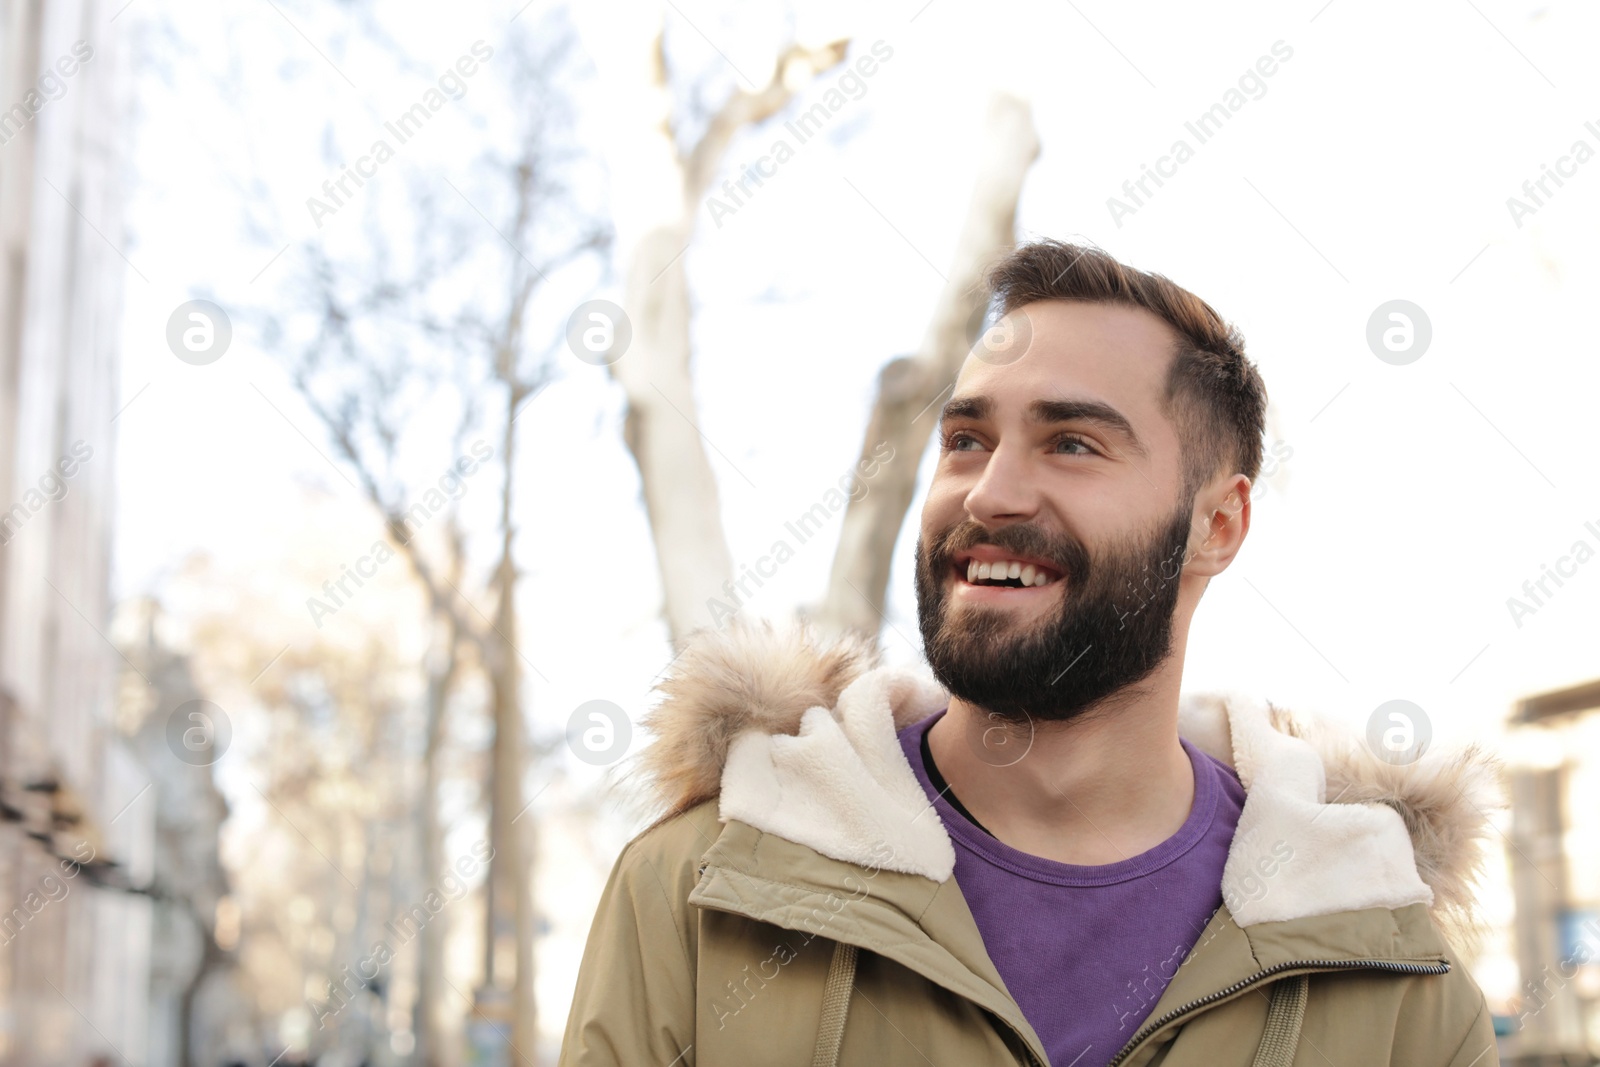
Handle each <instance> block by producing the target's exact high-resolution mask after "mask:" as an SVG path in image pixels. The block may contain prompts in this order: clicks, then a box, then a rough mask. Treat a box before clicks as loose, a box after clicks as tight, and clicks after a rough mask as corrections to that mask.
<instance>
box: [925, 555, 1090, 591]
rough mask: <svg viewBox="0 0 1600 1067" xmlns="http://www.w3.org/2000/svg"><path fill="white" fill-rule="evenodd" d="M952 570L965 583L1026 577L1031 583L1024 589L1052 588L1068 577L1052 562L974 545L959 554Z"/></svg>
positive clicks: (1027, 583)
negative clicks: (1045, 586) (1034, 587)
mask: <svg viewBox="0 0 1600 1067" xmlns="http://www.w3.org/2000/svg"><path fill="white" fill-rule="evenodd" d="M974 564H976V566H974ZM951 567H952V568H953V570H954V571H955V574H956V576H957V577H958V578H961V579H962V580H965V581H974V580H980V579H983V578H990V579H994V578H1012V579H1016V578H1024V577H1025V578H1027V579H1028V580H1026V581H1025V582H1024V587H1028V586H1042V585H1053V584H1054V583H1055V582H1057V581H1060V580H1061V579H1062V578H1063V577H1065V575H1064V574H1063V572H1062V570H1061V568H1060V567H1059V566H1058V565H1057V564H1055V563H1054V562H1052V561H1050V560H1047V559H1041V558H1040V557H1038V556H1028V555H1021V554H1017V553H1013V552H1008V551H1006V550H1005V549H1003V548H999V547H997V546H995V545H975V546H974V547H972V548H968V549H964V550H962V551H960V552H957V553H956V554H955V557H954V559H953V560H952V561H951ZM1030 572H1031V574H1030ZM1041 578H1042V579H1043V581H1042V582H1040V579H1041Z"/></svg>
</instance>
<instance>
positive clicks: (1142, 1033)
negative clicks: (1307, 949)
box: [1106, 960, 1450, 1067]
mask: <svg viewBox="0 0 1600 1067" xmlns="http://www.w3.org/2000/svg"><path fill="white" fill-rule="evenodd" d="M1303 967H1315V968H1317V969H1318V970H1324V971H1333V970H1360V969H1363V968H1365V969H1368V970H1375V971H1395V972H1399V973H1401V974H1448V973H1450V965H1449V964H1448V963H1446V962H1445V961H1443V960H1440V961H1439V962H1438V963H1393V962H1380V961H1376V960H1289V961H1288V962H1287V963H1279V964H1274V965H1273V966H1271V967H1268V968H1267V969H1266V970H1264V971H1257V972H1256V973H1255V974H1252V975H1250V976H1249V977H1248V978H1241V979H1240V980H1239V981H1237V982H1235V983H1233V984H1232V985H1231V986H1228V987H1227V988H1226V989H1219V990H1217V991H1216V992H1215V993H1208V994H1206V995H1205V996H1203V997H1201V998H1200V999H1199V1000H1191V1001H1190V1002H1189V1003H1187V1004H1184V1005H1182V1006H1181V1007H1177V1008H1173V1009H1172V1010H1171V1011H1169V1012H1167V1013H1166V1014H1165V1015H1163V1016H1161V1018H1159V1019H1154V1020H1152V1021H1150V1022H1148V1023H1146V1024H1145V1025H1143V1026H1141V1027H1140V1028H1139V1030H1138V1031H1137V1032H1136V1033H1135V1034H1134V1035H1133V1037H1131V1038H1129V1039H1128V1043H1127V1044H1126V1045H1123V1046H1122V1051H1121V1052H1119V1053H1117V1055H1116V1057H1115V1058H1114V1059H1113V1060H1112V1061H1111V1062H1110V1063H1109V1064H1107V1065H1106V1067H1117V1064H1119V1063H1121V1062H1122V1061H1123V1060H1125V1059H1127V1058H1128V1057H1129V1056H1130V1055H1131V1054H1132V1053H1133V1051H1134V1049H1135V1048H1136V1047H1137V1046H1138V1045H1139V1043H1140V1042H1142V1041H1143V1040H1144V1039H1145V1038H1147V1037H1149V1036H1150V1035H1151V1034H1153V1033H1155V1032H1156V1031H1157V1030H1159V1029H1161V1028H1162V1027H1163V1026H1166V1025H1167V1024H1168V1023H1170V1022H1172V1021H1173V1020H1174V1019H1177V1018H1180V1017H1182V1016H1184V1015H1187V1014H1189V1013H1190V1012H1192V1011H1194V1010H1195V1009H1197V1008H1203V1007H1205V1006H1206V1005H1208V1004H1214V1003H1215V1002H1217V1001H1219V1000H1222V999H1224V998H1226V997H1231V996H1233V995H1234V994H1235V993H1237V992H1239V991H1240V990H1241V989H1245V988H1247V987H1249V986H1252V985H1254V984H1255V983H1257V982H1259V981H1261V980H1262V979H1263V978H1270V977H1271V976H1272V975H1275V974H1279V973H1281V972H1283V971H1288V970H1293V969H1295V968H1303Z"/></svg>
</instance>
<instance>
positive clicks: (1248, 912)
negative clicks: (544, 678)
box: [639, 620, 1504, 947]
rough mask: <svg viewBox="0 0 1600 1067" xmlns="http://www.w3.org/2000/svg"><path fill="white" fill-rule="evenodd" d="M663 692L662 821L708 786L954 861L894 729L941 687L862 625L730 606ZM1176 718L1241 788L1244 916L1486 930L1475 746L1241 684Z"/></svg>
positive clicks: (852, 837)
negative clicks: (1443, 744) (1441, 745)
mask: <svg viewBox="0 0 1600 1067" xmlns="http://www.w3.org/2000/svg"><path fill="white" fill-rule="evenodd" d="M657 690H658V691H659V692H660V693H661V694H662V697H663V698H662V700H661V701H660V702H659V703H658V704H657V705H656V707H655V708H654V709H653V710H652V711H651V712H650V713H649V714H648V715H647V716H646V717H645V719H644V723H643V725H644V726H646V727H647V728H648V729H649V730H650V731H651V732H652V733H653V734H655V736H656V740H655V742H654V743H653V744H651V745H650V746H649V747H648V748H647V749H646V750H645V751H644V753H643V754H642V756H641V757H640V759H639V764H640V769H641V771H642V772H643V775H644V777H645V778H646V779H647V781H648V784H649V786H650V789H651V792H652V793H653V795H654V797H655V799H656V801H657V803H658V806H659V810H660V812H661V815H662V818H663V819H664V818H668V817H670V816H672V815H675V814H677V813H679V812H682V811H684V810H687V809H688V808H690V807H692V806H694V805H695V804H698V803H701V802H702V801H705V800H709V799H711V798H712V797H719V796H720V806H721V814H722V818H723V819H724V820H727V819H739V820H740V821H743V822H746V823H749V824H750V825H752V826H755V827H756V828H758V829H761V830H763V831H765V832H769V833H774V834H777V835H778V836H781V837H784V838H787V839H789V840H792V841H795V842H796V843H799V844H803V845H806V846H808V847H810V848H813V849H815V850H816V851H817V852H819V853H821V854H822V855H826V856H829V857H831V858H834V859H838V860H842V861H845V862H854V863H862V864H869V863H870V864H873V865H876V866H879V867H885V868H888V869H891V870H901V871H905V872H907V873H913V874H921V875H924V876H926V877H929V878H933V879H934V880H936V881H944V880H945V879H946V878H948V877H950V872H951V870H952V867H953V864H954V858H955V855H954V850H953V848H952V846H951V844H950V840H949V836H948V834H946V833H945V831H944V828H943V826H942V824H941V823H940V822H939V819H938V816H937V814H936V813H935V812H934V811H933V810H932V809H931V808H930V807H929V806H928V804H927V801H926V798H925V796H924V794H923V792H922V788H921V786H920V784H919V783H918V782H917V779H916V777H915V774H914V772H912V770H911V767H910V765H909V764H908V763H907V762H906V760H905V757H904V756H903V755H902V753H901V751H900V746H899V743H898V741H897V740H896V738H895V733H896V731H898V730H899V729H901V728H902V727H904V726H907V725H909V724H910V723H913V722H916V721H918V720H920V719H922V718H924V717H926V716H927V715H929V714H931V713H933V712H934V711H937V710H939V709H940V708H942V707H944V706H945V704H946V703H947V702H948V700H949V696H948V694H947V693H946V692H945V691H944V689H943V687H942V686H940V685H939V684H938V683H937V682H936V681H935V680H934V679H933V677H932V675H931V673H930V672H928V671H927V669H926V667H882V666H880V665H879V656H878V654H877V652H876V651H875V650H874V649H873V648H872V647H871V646H870V645H869V644H868V643H867V642H866V641H864V640H862V639H860V638H855V637H844V638H840V639H837V640H831V641H824V640H821V639H819V638H818V637H817V635H816V634H815V633H814V632H813V631H812V630H811V629H810V628H809V627H808V626H807V625H805V624H804V623H800V622H792V623H788V624H784V625H775V624H772V623H767V622H761V623H758V624H754V625H750V624H745V623H743V622H740V621H738V620H735V621H734V622H733V623H731V624H730V625H729V626H728V627H727V628H726V629H724V630H720V631H717V630H702V631H700V632H698V633H697V634H695V635H694V636H693V637H692V638H691V639H690V641H689V643H688V644H687V646H686V647H685V648H684V650H683V651H682V653H681V654H680V655H679V656H678V658H677V659H676V660H675V661H674V662H673V663H672V664H671V665H670V666H669V668H668V670H667V672H666V674H665V676H664V677H663V679H662V680H661V681H660V682H659V683H658V685H657ZM1178 729H1179V733H1180V734H1181V735H1182V736H1184V737H1185V738H1187V739H1188V740H1189V741H1191V742H1192V743H1193V744H1195V745H1196V747H1198V748H1200V749H1201V750H1203V751H1205V752H1207V753H1209V754H1210V755H1212V756H1215V757H1216V758H1217V759H1219V760H1221V761H1222V762H1224V763H1226V764H1228V765H1229V766H1231V767H1233V768H1234V769H1235V771H1236V772H1237V773H1238V775H1239V778H1240V781H1241V782H1243V783H1244V785H1245V789H1246V801H1245V808H1244V810H1243V812H1242V813H1241V815H1240V820H1239V827H1238V831H1237V832H1236V834H1235V837H1234V843H1233V847H1232V848H1231V849H1230V852H1229V856H1228V861H1227V866H1226V867H1225V869H1224V874H1223V885H1222V889H1223V896H1224V900H1225V901H1226V902H1227V904H1228V906H1229V909H1230V911H1231V912H1232V913H1233V915H1234V918H1235V921H1237V922H1238V924H1239V925H1240V926H1248V925H1251V924H1253V923H1258V922H1270V921H1275V920H1283V919H1289V918H1298V917H1303V916H1310V915H1321V914H1330V913H1333V912H1337V911H1346V910H1351V909H1353V908H1363V907H1378V906H1383V907H1391V908H1393V907H1401V906H1404V905H1406V904H1411V903H1426V904H1428V905H1430V907H1431V908H1432V912H1433V915H1434V917H1435V920H1436V921H1437V922H1438V923H1439V925H1440V926H1441V927H1442V928H1443V929H1444V931H1445V933H1446V935H1447V936H1449V937H1450V939H1451V940H1452V942H1454V943H1455V944H1456V945H1457V946H1458V947H1459V946H1463V945H1469V946H1470V945H1472V944H1474V943H1475V942H1476V941H1477V940H1478V939H1479V938H1480V937H1481V934H1482V930H1483V927H1482V924H1481V923H1480V922H1479V921H1478V920H1477V918H1476V917H1475V914H1474V908H1473V887H1474V883H1475V882H1476V879H1477V876H1478V875H1479V873H1480V871H1481V864H1482V844H1483V841H1484V840H1485V839H1486V838H1487V836H1488V834H1489V823H1488V812H1489V811H1490V810H1492V809H1494V808H1497V807H1500V806H1502V805H1503V803H1504V802H1503V799H1502V797H1501V788H1500V784H1499V782H1500V774H1501V766H1500V763H1499V761H1498V760H1497V759H1495V758H1494V757H1493V756H1491V755H1490V754H1489V753H1488V752H1487V751H1486V750H1485V749H1484V748H1483V747H1482V746H1479V745H1470V746H1468V747H1466V748H1464V749H1461V750H1459V751H1456V752H1449V753H1446V752H1429V753H1427V754H1426V755H1425V756H1424V757H1423V758H1422V759H1420V760H1418V761H1417V762H1416V763H1413V764H1410V765H1408V766H1395V765H1392V764H1389V763H1385V762H1383V761H1380V760H1378V759H1375V758H1374V757H1373V756H1372V755H1371V754H1370V753H1369V752H1368V751H1367V749H1366V747H1365V745H1364V743H1363V742H1362V740H1361V739H1360V738H1357V737H1354V736H1351V735H1349V734H1348V733H1347V732H1344V731H1336V730H1334V729H1331V728H1330V727H1328V726H1327V725H1326V724H1323V723H1319V722H1316V721H1310V720H1301V719H1299V718H1297V717H1296V716H1294V715H1293V714H1292V713H1290V712H1289V711H1287V710H1285V709H1283V708H1279V707H1276V706H1274V705H1272V704H1271V703H1269V702H1267V701H1265V700H1261V699H1259V698H1255V697H1251V696H1248V695H1243V694H1237V693H1206V694H1200V695H1194V696H1186V697H1185V698H1184V700H1183V701H1182V703H1181V705H1180V708H1179V717H1178ZM1285 845H1287V846H1288V848H1289V849H1292V853H1293V855H1292V858H1291V859H1289V860H1288V861H1286V862H1285V861H1283V860H1282V857H1283V856H1284V855H1285V854H1286V853H1285V848H1284V846H1285ZM1267 871H1270V873H1263V872H1267Z"/></svg>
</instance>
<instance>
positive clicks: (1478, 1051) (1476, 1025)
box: [1448, 987, 1500, 1067]
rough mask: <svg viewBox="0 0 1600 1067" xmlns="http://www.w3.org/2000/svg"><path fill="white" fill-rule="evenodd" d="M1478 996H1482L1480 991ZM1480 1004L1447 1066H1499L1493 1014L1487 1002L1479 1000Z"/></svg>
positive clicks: (1498, 1050) (1498, 1051)
mask: <svg viewBox="0 0 1600 1067" xmlns="http://www.w3.org/2000/svg"><path fill="white" fill-rule="evenodd" d="M1474 988H1476V987H1474ZM1479 997H1480V998H1481V997H1482V993H1480V994H1479ZM1480 1005H1481V1007H1480V1009H1479V1011H1478V1015H1477V1018H1475V1019H1473V1020H1472V1025H1471V1026H1470V1027H1468V1029H1467V1036H1466V1037H1464V1038H1462V1039H1461V1047H1460V1048H1458V1049H1456V1053H1455V1056H1453V1057H1452V1058H1451V1059H1450V1061H1449V1063H1448V1067H1500V1049H1499V1045H1498V1042H1496V1040H1495V1036H1494V1016H1493V1015H1491V1014H1490V1012H1489V1005H1488V1003H1487V1002H1484V1001H1481V1000H1480Z"/></svg>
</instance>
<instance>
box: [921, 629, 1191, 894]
mask: <svg viewBox="0 0 1600 1067" xmlns="http://www.w3.org/2000/svg"><path fill="white" fill-rule="evenodd" d="M1181 647H1182V646H1181V645H1175V651H1174V654H1173V655H1172V656H1170V657H1168V659H1167V661H1166V662H1165V663H1163V664H1162V666H1161V667H1160V668H1158V669H1157V670H1156V672H1155V673H1153V674H1152V675H1150V677H1148V678H1146V679H1145V680H1144V681H1143V682H1142V683H1140V684H1139V685H1138V686H1137V687H1134V688H1132V689H1129V690H1124V691H1121V692H1118V693H1116V694H1113V695H1112V696H1111V697H1109V698H1107V700H1106V701H1104V702H1102V703H1101V704H1099V705H1095V706H1093V707H1091V708H1089V709H1086V712H1085V713H1084V714H1082V715H1079V716H1077V717H1075V718H1074V719H1072V720H1070V721H1067V722H1036V723H1034V724H1033V726H1032V728H1031V730H1030V727H1029V726H1028V725H1027V724H1024V725H1022V726H1021V727H1020V728H1017V729H1015V730H1014V731H1012V732H1011V733H1010V735H1009V736H1008V737H1006V738H1005V740H1004V743H1003V744H998V745H996V744H995V743H994V742H995V741H996V740H998V738H997V736H996V734H995V732H994V721H993V720H992V719H991V718H990V716H989V714H988V712H986V711H985V710H984V709H983V708H981V707H978V706H976V705H973V704H969V703H967V702H966V701H964V700H961V699H959V698H955V697H952V698H951V700H950V710H949V711H948V712H946V713H945V715H944V716H943V717H942V718H941V719H940V720H939V721H938V722H936V723H935V724H934V725H933V727H932V729H931V730H930V731H929V733H928V746H929V749H930V750H931V751H932V753H933V759H934V762H935V763H937V764H938V765H939V770H940V772H941V773H942V774H943V775H944V778H945V781H946V782H947V783H948V784H949V786H950V789H951V791H952V792H954V793H955V795H956V796H958V797H960V798H961V802H962V803H963V804H964V805H966V807H967V809H968V810H969V811H971V812H972V815H973V817H974V818H976V819H977V820H978V821H979V822H981V823H982V824H983V825H984V826H985V827H987V828H988V829H989V831H990V832H991V833H993V834H994V836H995V837H996V838H997V839H998V840H1000V841H1001V842H1002V843H1003V844H1006V845H1009V846H1010V847H1012V848H1015V849H1017V850H1018V851H1021V852H1026V853H1029V854H1031V855H1034V856H1040V857H1043V858H1045V859H1049V860H1055V861H1056V862H1058V863H1071V864H1079V865H1084V866H1099V865H1103V864H1107V863H1117V862H1119V861H1121V860H1125V859H1131V858H1132V857H1134V856H1137V855H1138V854H1139V853H1141V852H1146V851H1148V850H1149V849H1152V848H1154V847H1155V846H1157V845H1159V844H1160V843H1161V842H1163V841H1165V840H1166V839H1167V838H1169V837H1171V836H1172V835H1173V834H1175V833H1177V831H1178V830H1179V828H1181V827H1182V826H1183V823H1184V820H1186V819H1187V818H1188V816H1189V808H1190V805H1191V803H1192V802H1193V800H1194V769H1193V767H1192V766H1191V765H1190V762H1189V757H1188V754H1187V753H1185V752H1184V750H1183V746H1182V745H1181V744H1180V743H1179V741H1178V689H1179V681H1180V679H1181V676H1182V673H1183V659H1182V653H1181V651H1177V650H1178V649H1181ZM986 731H987V733H988V743H987V744H986V742H985V734H986ZM1030 735H1031V741H1030Z"/></svg>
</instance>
